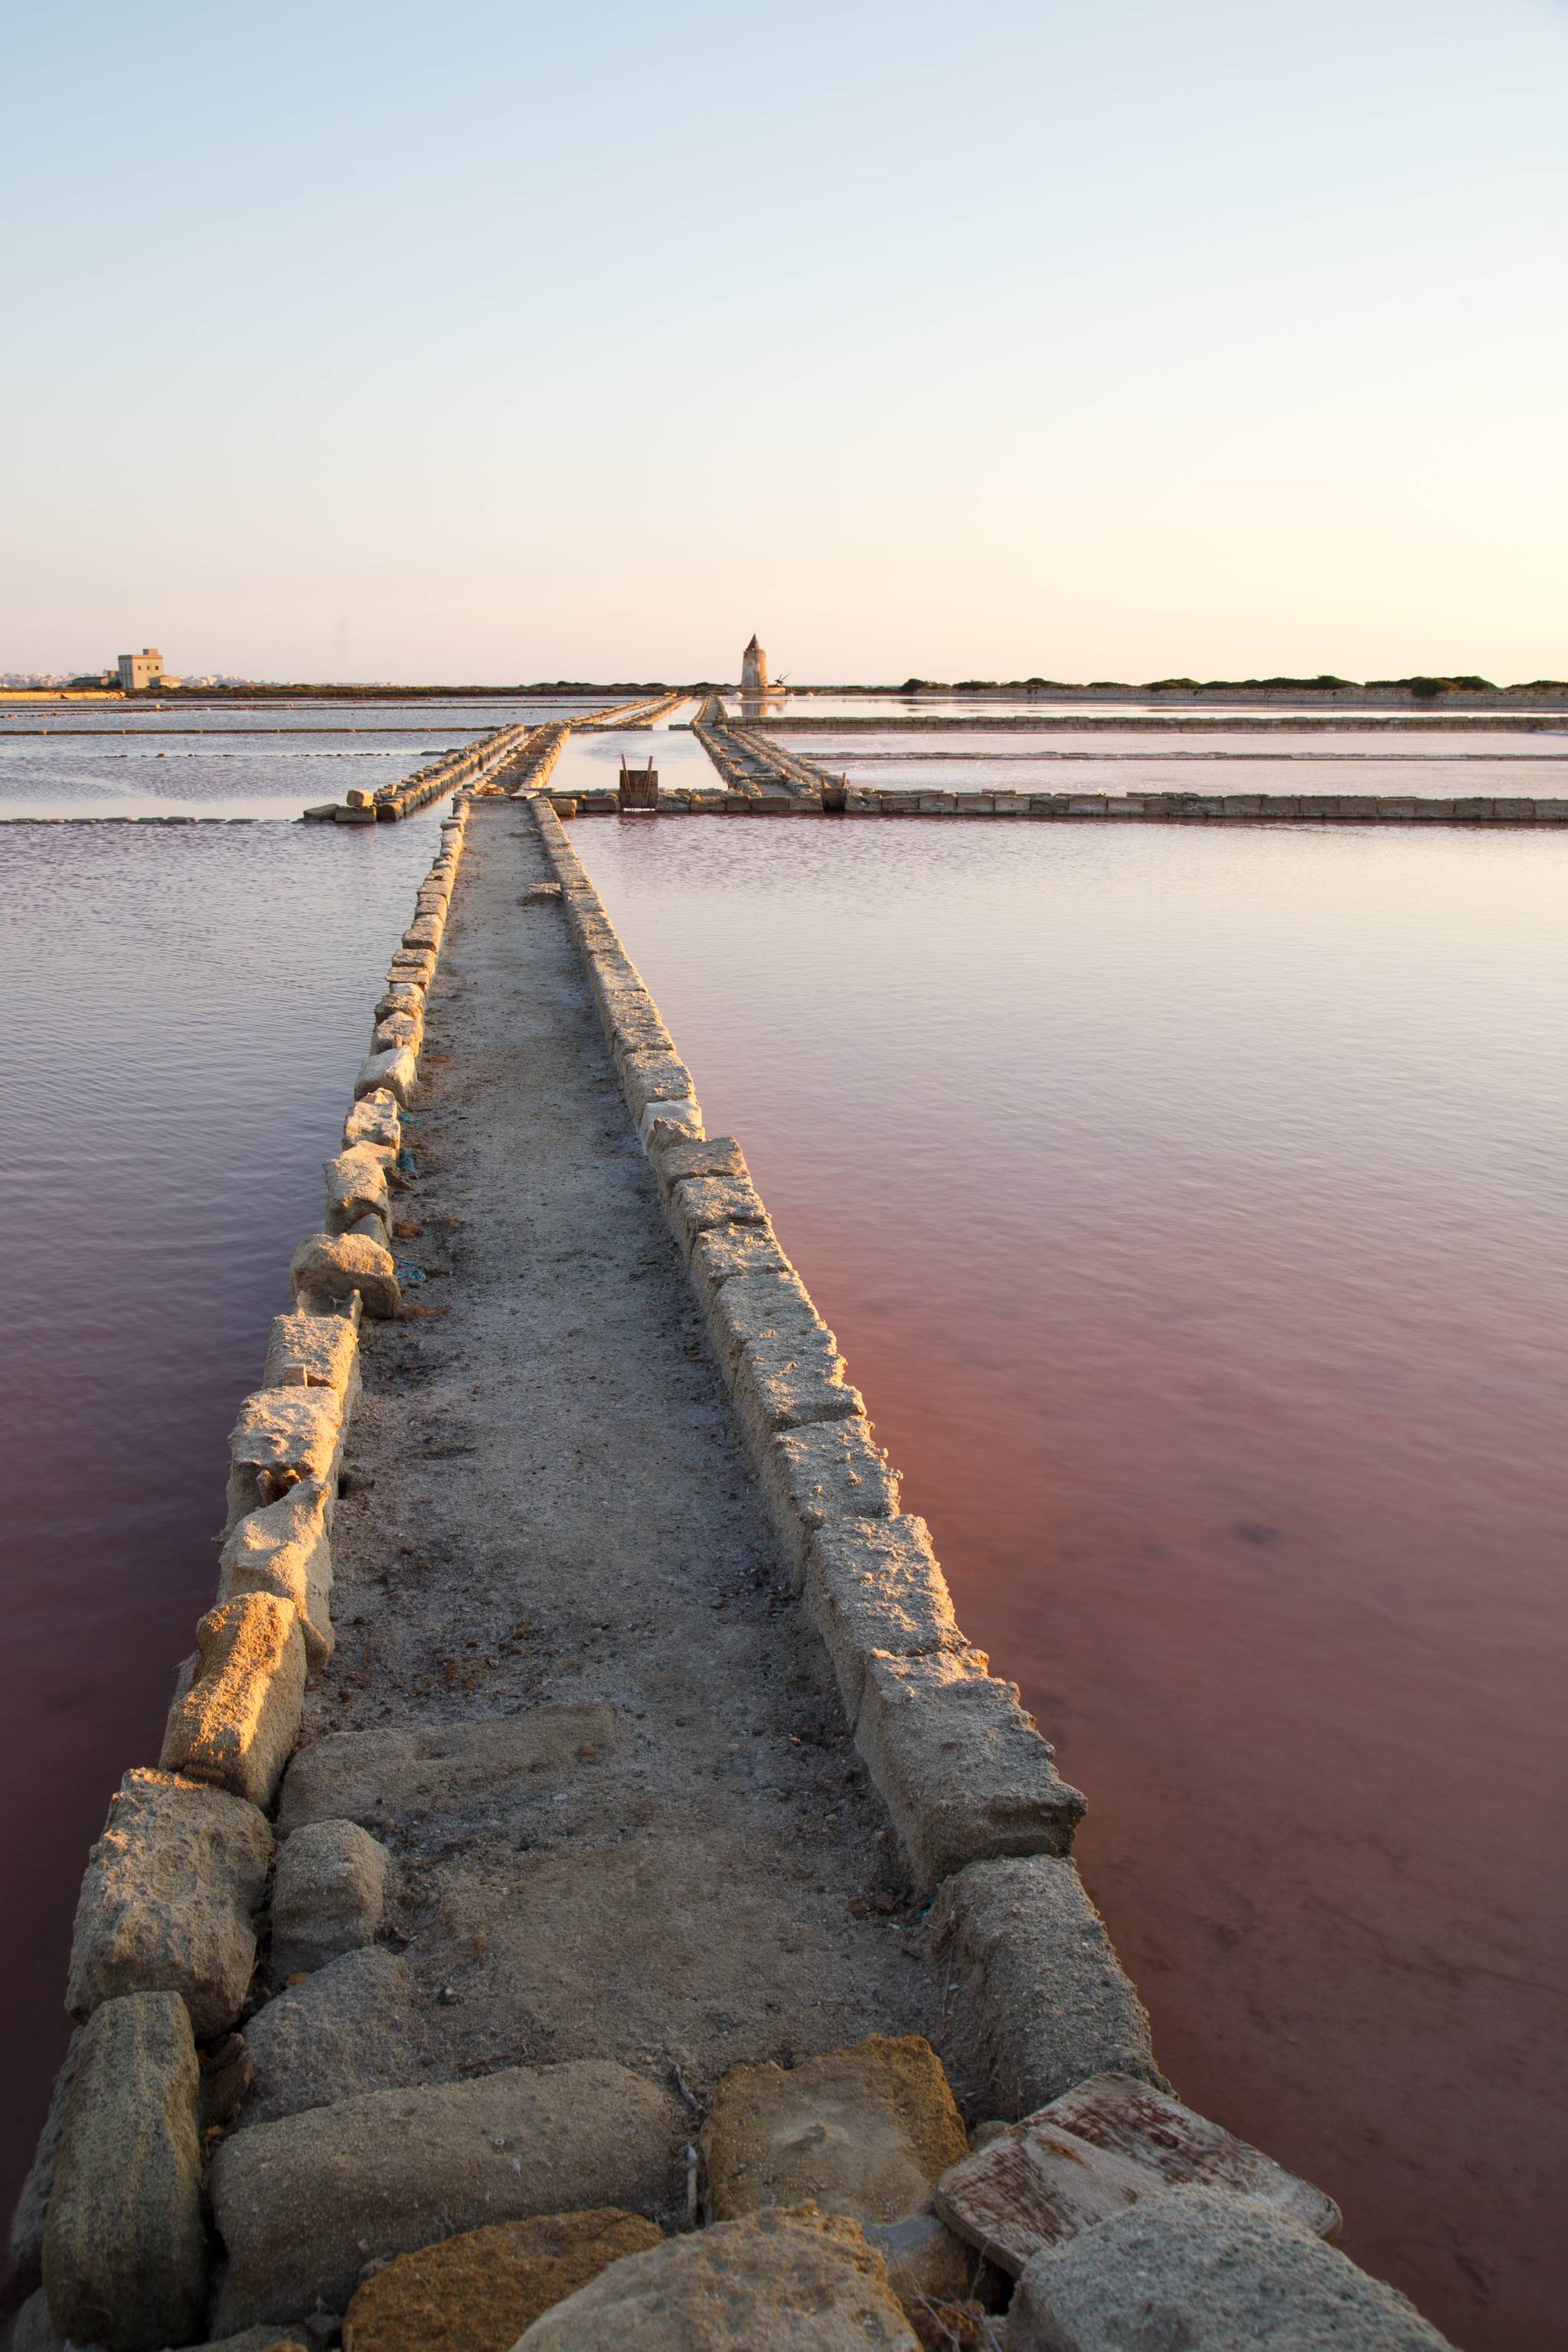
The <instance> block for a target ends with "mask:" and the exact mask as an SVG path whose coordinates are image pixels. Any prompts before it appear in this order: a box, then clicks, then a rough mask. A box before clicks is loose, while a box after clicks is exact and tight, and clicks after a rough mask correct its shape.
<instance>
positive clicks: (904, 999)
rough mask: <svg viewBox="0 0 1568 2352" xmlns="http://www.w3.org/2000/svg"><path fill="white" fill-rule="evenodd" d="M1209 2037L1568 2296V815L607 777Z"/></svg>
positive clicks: (1179, 2058) (1192, 2077)
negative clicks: (1232, 811) (628, 798)
mask: <svg viewBox="0 0 1568 2352" xmlns="http://www.w3.org/2000/svg"><path fill="white" fill-rule="evenodd" d="M574 838H575V840H576V842H577V844H578V845H579V847H580V849H581V852H582V854H583V856H584V857H585V859H586V860H587V863H588V866H589V869H590V871H591V872H592V874H593V875H594V876H595V879H596V880H597V881H598V882H599V883H600V885H601V887H602V888H603V889H604V892H605V898H606V900H607V902H608V905H609V908H610V910H611V912H612V914H613V916H614V917H615V919H616V922H617V923H618V924H619V926H620V927H621V929H622V932H623V935H624V936H625V938H626V943H627V946H628V948H629V950H630V951H631V953H632V954H633V955H634V956H635V957H636V959H637V961H638V962H639V964H640V965H641V966H642V969H643V971H644V973H645V976H646V977H647V980H648V982H649V984H650V986H651V987H652V988H653V989H654V991H655V992H656V994H657V995H658V999H659V1002H660V1003H661V1005H662V1007H663V1009H664V1012H665V1014H666V1017H667V1019H668V1022H669V1024H670V1025H671V1027H672V1028H673V1030H674V1032H675V1034H676V1037H677V1040H678V1042H679V1045H680V1047H681V1049H682V1051H683V1052H684V1054H685V1055H686V1057H687V1059H688V1060H689V1063H690V1065H691V1066H692V1068H693V1071H694V1073H695V1076H696V1079H697V1083H698V1088H699V1092H700V1096H701V1097H702V1101H703V1104H704V1108H705V1110H706V1112H707V1115H708V1123H709V1126H710V1129H711V1130H715V1131H717V1130H721V1129H724V1130H732V1131H734V1132H736V1133H738V1134H739V1135H740V1136H741V1138H742V1140H743V1142H744V1144H745V1147H746V1150H747V1152H748V1155H749V1157H750V1159H751V1161H752V1167H753V1169H754V1171H755V1172H756V1175H757V1177H758V1181H759V1182H760V1183H761V1186H762V1188H763V1192H764V1195H765V1197H766V1198H767V1200H768V1202H769V1203H770V1206H771V1207H772V1208H773V1213H774V1215H775V1217H776V1220H777V1223H778V1224H779V1227H780V1229H781V1233H782V1234H783V1237H784V1242H785V1244H786V1246H787V1247H788V1248H789V1249H790V1250H791V1251H792V1253H793V1254H794V1255H795V1258H796V1260H797V1262H798V1263H799V1264H800V1265H801V1267H802V1270H803V1272H804V1273H805V1277H806V1279H807V1281H808V1282H809V1284H810V1286H811V1288H812V1290H813V1292H814V1294H815V1295H816V1298H817V1300H818V1303H819V1305H820V1306H821V1307H822V1309H823V1312H824V1313H825V1315H826V1318H827V1319H828V1320H829V1321H830V1322H831V1323H832V1324H833V1325H834V1327H835V1328H836V1329H837V1332H838V1334H839V1337H840V1339H841V1341H842V1342H843V1343H844V1345H845V1347H846V1349H847V1354H848V1357H849V1361H850V1368H851V1372H852V1376H853V1377H854V1378H855V1379H856V1380H857V1381H858V1383H859V1385H860V1386H861V1387H862V1388H863V1389H864V1390H865V1391H866V1394H867V1398H868V1404H869V1407H870V1409H871V1411H872V1412H873V1414H874V1416H875V1418H876V1420H877V1422H878V1423H879V1427H880V1429H881V1432H882V1433H883V1435H884V1437H885V1438H886V1439H887V1440H889V1442H890V1444H891V1446H892V1450H893V1456H894V1459H895V1461H897V1462H899V1463H900V1464H901V1465H903V1468H904V1470H905V1474H906V1480H905V1493H906V1498H907V1502H908V1506H909V1507H910V1508H911V1509H914V1510H918V1511H921V1512H923V1513H924V1514H925V1515H926V1516H927V1517H929V1518H930V1520H931V1524H932V1528H933V1530H934V1533H935V1537H936V1542H937V1549H938V1551H939V1553H940V1555H941V1557H942V1560H943V1562H944V1565H945V1566H946V1569H947V1570H948V1574H949V1576H950V1579H951V1580H952V1584H953V1587H954V1589H955V1593H956V1597H957V1601H958V1606H959V1612H960V1616H961V1618H962V1620H963V1623H964V1624H965V1626H966V1628H967V1629H968V1630H969V1632H970V1633H971V1635H972V1637H973V1638H974V1639H975V1640H977V1641H979V1642H980V1643H983V1644H984V1646H985V1647H986V1648H988V1649H989V1650H990V1651H991V1652H992V1653H993V1655H994V1662H995V1664H996V1665H997V1667H998V1669H999V1670H1000V1671H1002V1672H1004V1673H1005V1674H1008V1675H1014V1676H1016V1678H1017V1679H1018V1680H1019V1681H1020V1682H1021V1684H1022V1685H1023V1686H1024V1690H1025V1694H1026V1699H1027V1700H1028V1702H1029V1703H1030V1704H1031V1705H1032V1706H1034V1707H1035V1708H1036V1709H1037V1713H1038V1715H1039V1717H1040V1720H1041V1722H1042V1724H1043V1726H1044V1727H1046V1728H1047V1731H1048V1732H1049V1733H1050V1734H1051V1735H1052V1736H1053V1737H1054V1738H1056V1739H1057V1740H1058V1743H1059V1750H1060V1760H1061V1763H1062V1766H1063V1768H1064V1769H1065V1770H1066V1771H1067V1773H1068V1776H1069V1777H1070V1778H1071V1779H1073V1780H1076V1781H1077V1782H1079V1785H1080V1786H1081V1787H1083V1788H1084V1789H1085V1790H1087V1791H1088V1794H1089V1819H1088V1822H1087V1823H1086V1826H1085V1829H1084V1831H1083V1832H1082V1835H1081V1839H1080V1844H1079V1855H1080V1860H1081V1862H1082V1864H1083V1868H1084V1871H1085V1874H1086V1876H1087V1878H1088V1880H1089V1885H1090V1886H1091V1888H1092V1890H1093V1892H1094V1894H1095V1895H1096V1897H1097V1899H1098V1900H1099V1901H1100V1904H1101V1906H1102V1907H1103V1909H1104V1910H1105V1912H1106V1914H1107V1916H1108V1918H1109V1920H1110V1925H1111V1927H1112V1930H1113V1933H1114V1935H1115V1937H1116V1940H1117V1943H1118V1946H1119V1948H1120V1949H1121V1954H1122V1956H1123V1958H1124V1959H1125V1961H1126V1963H1127V1965H1128V1966H1129V1968H1130V1969H1131V1972H1132V1973H1133V1975H1134V1977H1135V1979H1136V1980H1137V1982H1138V1985H1139V1987H1140V1990H1141V1991H1142V1994H1143V1997H1144V1999H1145V2000H1146V2001H1147V2002H1148V2004H1149V2006H1150V2008H1151V2010H1152V2014H1153V2019H1154V2025H1155V2032H1156V2044H1157V2048H1158V2050H1159V2052H1160V2053H1161V2055H1162V2057H1163V2063H1164V2064H1165V2067H1166V2069H1167V2071H1168V2072H1169V2073H1170V2074H1171V2075H1172V2076H1173V2079H1174V2081H1175V2083H1176V2084H1177V2086H1178V2088H1179V2089H1180V2090H1181V2091H1183V2092H1184V2094H1185V2095H1187V2096H1188V2097H1189V2098H1191V2099H1192V2100H1193V2101H1194V2103H1195V2104H1197V2105H1199V2106H1201V2107H1204V2108H1205V2109H1206V2110H1208V2111H1209V2112H1211V2113H1213V2114H1215V2116H1218V2117H1219V2118H1220V2119H1221V2120H1222V2121H1224V2122H1225V2123H1226V2124H1228V2125H1230V2126H1232V2127H1233V2128H1235V2129H1237V2130H1238V2131H1241V2132H1243V2133H1244V2134H1246V2135H1247V2137H1252V2138H1255V2139H1257V2140H1258V2141H1260V2142H1261V2143H1263V2144H1264V2145H1265V2146H1266V2147H1268V2148H1269V2149H1270V2150H1271V2151H1272V2152H1273V2153H1274V2154H1275V2155H1276V2156H1278V2157H1279V2158H1281V2159H1282V2160H1283V2161H1284V2162H1286V2163H1287V2164H1289V2165H1292V2166H1294V2167H1296V2168H1299V2169H1300V2170H1301V2171H1302V2172H1305V2173H1307V2174H1308V2175H1310V2177H1311V2178H1313V2179H1316V2180H1319V2181H1321V2183H1322V2184H1323V2185H1324V2186H1325V2187H1326V2188H1328V2189H1330V2190H1331V2192H1332V2193H1333V2195H1334V2196H1335V2197H1337V2198H1338V2199H1339V2200H1340V2201H1341V2203H1342V2206H1343V2207H1344V2209H1345V2213H1346V2217H1347V2218H1346V2230H1345V2241H1344V2242H1345V2244H1346V2245H1347V2247H1348V2249H1349V2250H1350V2251H1351V2252H1353V2253H1354V2254H1355V2255H1356V2257H1357V2258H1358V2259H1359V2260H1361V2261H1362V2262H1363V2263H1366V2264H1367V2265H1368V2266H1369V2267H1370V2268H1372V2269H1373V2271H1375V2272H1377V2273H1380V2274H1381V2275H1384V2276H1386V2277H1389V2278H1392V2279H1394V2281H1395V2282H1396V2283H1397V2284H1400V2285H1401V2286H1403V2287H1405V2289H1406V2291H1407V2292H1409V2293H1410V2294H1414V2295H1415V2297H1416V2299H1417V2300H1418V2301H1419V2302H1420V2304H1421V2305H1422V2306H1423V2308H1424V2309H1426V2311H1427V2313H1428V2314H1429V2315H1431V2316H1432V2317H1433V2318H1434V2319H1435V2320H1436V2322H1437V2323H1438V2324H1439V2325H1440V2326H1443V2327H1445V2328H1446V2329H1447V2331H1448V2332H1449V2334H1450V2335H1451V2336H1453V2337H1454V2338H1455V2340H1456V2341H1457V2342H1458V2344H1460V2345H1461V2346H1463V2347H1466V2348H1467V2352H1547V2347H1557V2346H1559V2345H1560V2344H1561V2341H1562V2315H1563V2310H1564V2309H1565V2308H1568V2242H1565V2241H1564V2237H1563V2231H1562V2228H1561V2218H1562V2210H1563V2172H1564V2164H1563V2159H1564V2154H1565V2152H1568V2097H1565V2093H1568V2084H1565V2083H1564V2079H1563V2073H1564V2070H1563V2032H1562V2028H1563V1983H1564V1965H1563V1964H1564V1960H1565V1958H1568V1916H1565V1902H1564V1887H1565V1883H1568V1882H1565V1878H1564V1873H1563V1862H1564V1858H1565V1857H1564V1852H1563V1846H1564V1840H1563V1826H1562V1825H1563V1810H1564V1809H1563V1797H1564V1783H1565V1780H1568V1773H1565V1770H1564V1765H1565V1760H1568V1759H1565V1755H1564V1749H1565V1747H1568V1734H1565V1730H1564V1725H1565V1721H1568V1717H1565V1715H1564V1709H1563V1686H1564V1685H1563V1664H1564V1659H1563V1652H1564V1647H1565V1646H1568V1645H1565V1643H1564V1633H1565V1630H1568V1596H1565V1593H1564V1585H1563V1567H1562V1562H1563V1538H1564V1536H1565V1534H1568V1445H1565V1443H1564V1441H1565V1437H1568V1430H1565V1428H1564V1412H1563V1329H1564V1328H1565V1325H1568V1259H1565V1257H1564V1254H1563V1211H1564V1185H1563V1034H1564V1024H1565V1016H1568V934H1565V929H1564V921H1563V906H1564V902H1565V897H1568V840H1563V839H1562V838H1560V837H1559V838H1532V837H1528V836H1521V835H1509V836H1506V837H1497V838H1490V837H1479V836H1476V835H1468V834H1460V833H1440V834H1436V835H1423V836H1421V837H1419V838H1414V839H1413V838H1410V837H1408V836H1405V835H1378V834H1372V835H1368V834H1357V835H1353V836H1352V835H1323V834H1321V833H1315V832H1311V831H1308V830H1306V829H1298V828H1294V827H1292V828H1289V829H1282V830H1280V831H1269V832H1267V833H1265V832H1262V831H1257V832H1252V831H1247V832H1243V833H1236V834H1232V833H1229V832H1227V833H1226V834H1224V835H1212V834H1208V833H1198V832H1194V831H1190V830H1187V829H1184V828H1173V829H1170V830H1166V829H1164V828H1147V829H1145V828H1140V829H1138V830H1137V832H1136V833H1134V834H1122V833H1121V832H1118V833H1116V834H1115V835H1107V834H1104V833H1102V832H1100V831H1099V830H1098V829H1085V830H1081V831H1080V830H1077V829H1068V828H1065V827H1063V828H1058V827H1052V828H1049V829H1048V830H1047V829H1045V828H1041V829H1035V828H1029V829H1027V830H1026V831H1025V832H1023V833H1022V834H1020V833H1017V832H1015V831H1013V830H1011V829H1010V830H1009V831H1008V832H1007V834H1006V835H998V834H996V833H994V832H993V831H992V830H991V829H990V828H988V827H981V826H965V827H963V828H962V829H954V830H948V829H946V828H942V827H938V826H935V825H931V826H921V825H912V824H910V825H900V826H892V825H869V824H852V823H845V824H816V825H791V826H788V827H784V826H763V825H749V824H735V823H728V824H726V823H724V822H722V821H720V820H704V819H687V820H671V821H668V822H661V823H659V824H648V823H646V822H643V823H640V824H639V823H638V821H637V820H636V819H631V820H623V821H618V822H617V821H616V820H613V819H605V820H592V819H587V820H583V821H581V822H580V823H579V824H577V825H576V826H575V827H574Z"/></svg>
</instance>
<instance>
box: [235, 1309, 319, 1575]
mask: <svg viewBox="0 0 1568 2352" xmlns="http://www.w3.org/2000/svg"><path fill="white" fill-rule="evenodd" d="M320 1319H321V1320H322V1321H325V1320H326V1319H327V1318H325V1317H322V1318H320ZM342 1442H343V1401H342V1397H341V1396H340V1395H339V1394H338V1392H337V1391H336V1390H334V1389H330V1388H279V1389H258V1391H256V1394H255V1395H254V1396H247V1398H246V1400H245V1402H244V1403H243V1404H242V1405H241V1406H240V1408H239V1416H238V1418H237V1421H236V1423H235V1424H234V1427H233V1429H232V1430H230V1432H229V1438H228V1458H229V1473H228V1528H226V1530H225V1532H226V1533H227V1532H228V1531H229V1530H230V1529H232V1528H234V1527H235V1526H236V1525H237V1522H238V1521H239V1520H240V1519H241V1518H243V1517H244V1516H245V1514H246V1513H247V1511H258V1510H260V1509H262V1508H263V1507H265V1506H266V1505H267V1504H268V1503H275V1502H277V1500H278V1499H279V1496H280V1495H286V1494H287V1493H288V1491H289V1488H290V1487H291V1486H296V1485H297V1484H298V1483H299V1481H300V1479H301V1478H314V1479H317V1480H319V1481H320V1482H321V1484H322V1485H326V1484H328V1483H330V1481H331V1479H332V1478H333V1477H334V1476H335V1475H336V1472H337V1466H338V1456H339V1454H340V1453H341V1451H342Z"/></svg>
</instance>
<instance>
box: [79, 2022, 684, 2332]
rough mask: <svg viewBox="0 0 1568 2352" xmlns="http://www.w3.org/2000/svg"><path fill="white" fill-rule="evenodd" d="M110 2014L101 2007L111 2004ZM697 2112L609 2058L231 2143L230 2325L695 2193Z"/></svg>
mask: <svg viewBox="0 0 1568 2352" xmlns="http://www.w3.org/2000/svg"><path fill="white" fill-rule="evenodd" d="M100 2014H101V2012H100ZM684 2116H685V2111H684V2109H683V2108H682V2107H681V2106H680V2105H679V2102H678V2101H677V2099H676V2098H675V2095H674V2094H673V2093H672V2092H670V2091H668V2090H666V2089H665V2088H664V2087H663V2086H662V2085H661V2084H658V2083H656V2082H653V2081H650V2080H648V2079H647V2077H645V2076H643V2075H638V2074H632V2073H631V2072H630V2071H629V2069H627V2068H626V2067H625V2066H618V2065H615V2064H613V2063H610V2062H608V2061H607V2060H602V2059H581V2060H576V2061H574V2062H572V2063H568V2064H565V2065H560V2066H539V2067H527V2066H516V2067H508V2068H506V2069H504V2070H502V2071H501V2072H500V2073H498V2074H486V2075H484V2076H482V2077H481V2078H480V2079H479V2080H478V2081H474V2082H466V2083H438V2084H427V2085H425V2086H423V2087H421V2088H419V2089H415V2090H400V2091H374V2092H370V2093H367V2094H366V2095H363V2097H360V2098H354V2099H346V2100H343V2101H341V2102H340V2103H339V2104H338V2105H334V2106H329V2107H312V2108H310V2109H309V2110H308V2111H307V2112H305V2113H304V2114H302V2115H296V2116H285V2117H284V2118H283V2119H282V2120H281V2121H280V2122H278V2123H269V2124H258V2125H257V2126H255V2127H254V2128H253V2129H252V2130H249V2131H243V2132H238V2133H236V2134H235V2135H233V2136H232V2137H230V2138H228V2139H226V2140H225V2141H224V2142H223V2143H222V2145H221V2146H220V2147H219V2148H218V2150H217V2153H216V2158H214V2162H213V2168H212V2201H213V2210H214V2212H215V2215H216V2221H217V2227H218V2231H219V2234H220V2235H221V2237H222V2239H223V2242H224V2244H225V2246H226V2248H227V2252H228V2262H229V2267H228V2272H227V2275H226V2279H225V2281H224V2284H223V2285H222V2287H221V2288H220V2290H219V2293H218V2295H217V2297H216V2304H215V2309H214V2319H215V2321H216V2325H218V2326H221V2327H227V2328H237V2327H244V2326H255V2325H257V2324H258V2322H260V2321H262V2320H267V2319H288V2318H289V2317H291V2316H294V2315H298V2314H300V2313H301V2312H308V2311H310V2309H311V2308H312V2307H313V2305H315V2303H316V2302H317V2300H318V2298H319V2299H320V2300H321V2302H322V2303H323V2304H325V2305H327V2307H328V2308H329V2309H331V2310H340V2311H341V2310H342V2308H343V2306H344V2305H345V2304H346V2302H347V2301H348V2298H349V2296H350V2295H351V2294H353V2290H354V2288H355V2287H356V2286H357V2284H358V2283H359V2276H360V2273H361V2271H362V2269H363V2266H364V2264H365V2263H366V2262H367V2261H370V2260H374V2258H375V2257H377V2256H379V2255H383V2254H403V2253H411V2252H414V2250H415V2249H416V2247H419V2246H427V2245H431V2244H433V2243H434V2242H436V2241H437V2240H438V2239H442V2238H448V2237H451V2236H452V2235H453V2234H454V2231H464V2230H470V2229H479V2228H480V2227H482V2226H484V2225H486V2224H489V2223H493V2222H501V2221H525V2220H528V2219H530V2218H531V2216H533V2215H535V2214H539V2213H558V2212H561V2211H563V2210H568V2209H570V2208H576V2207H584V2206H590V2205H616V2206H625V2207H629V2208H631V2209H633V2210H658V2209H660V2208H661V2207H664V2206H666V2205H668V2204H669V2203H671V2202H672V2201H673V2200H675V2198H676V2197H677V2196H678V2195H679V2192H680V2185H681V2182H682V2181H683V2178H684V2165H683V2162H682V2159H681V2158H680V2154H679V2151H680V2149H681V2148H682V2147H683V2146H684V2144H685V2139H686V2125H685V2119H684Z"/></svg>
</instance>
